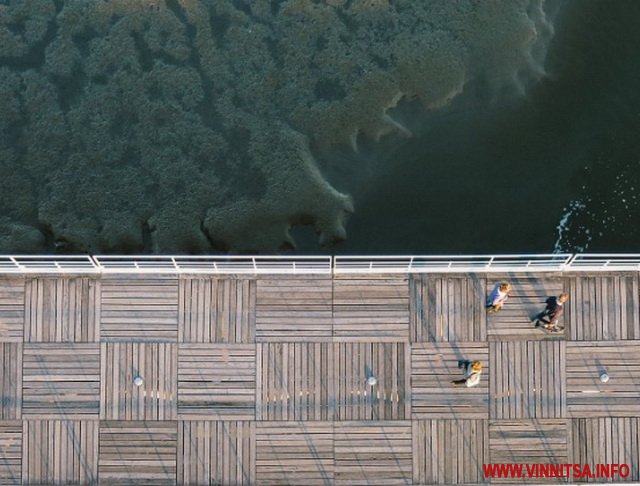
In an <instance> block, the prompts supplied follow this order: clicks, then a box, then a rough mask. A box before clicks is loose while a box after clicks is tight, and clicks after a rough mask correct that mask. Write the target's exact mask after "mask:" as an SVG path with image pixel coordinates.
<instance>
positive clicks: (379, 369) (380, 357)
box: [331, 343, 411, 420]
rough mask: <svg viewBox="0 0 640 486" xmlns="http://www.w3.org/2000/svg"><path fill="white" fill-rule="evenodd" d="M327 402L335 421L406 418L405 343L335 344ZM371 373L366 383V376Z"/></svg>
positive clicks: (407, 371) (408, 393) (408, 392)
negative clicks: (332, 406)
mask: <svg viewBox="0 0 640 486" xmlns="http://www.w3.org/2000/svg"><path fill="white" fill-rule="evenodd" d="M333 353H334V354H333V361H332V363H334V364H333V366H335V367H336V368H335V378H334V380H333V388H332V390H333V393H332V400H331V403H333V404H335V407H336V419H337V420H402V419H408V418H409V407H410V403H409V397H410V396H411V390H410V355H409V345H408V344H405V343H335V344H334V350H333ZM369 376H375V378H376V379H377V384H376V385H375V386H370V385H368V384H367V378H368V377H369Z"/></svg>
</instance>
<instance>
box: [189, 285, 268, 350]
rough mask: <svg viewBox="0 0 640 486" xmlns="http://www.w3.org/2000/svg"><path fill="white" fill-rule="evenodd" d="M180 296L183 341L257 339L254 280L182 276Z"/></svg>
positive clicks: (218, 341) (253, 340) (241, 341)
mask: <svg viewBox="0 0 640 486" xmlns="http://www.w3.org/2000/svg"><path fill="white" fill-rule="evenodd" d="M178 299H179V312H178V340H179V341H180V342H185V343H253V342H255V330H256V281H255V280H254V279H218V278H204V277H202V278H181V279H180V289H179V295H178Z"/></svg>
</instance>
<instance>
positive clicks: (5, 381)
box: [0, 343, 22, 420]
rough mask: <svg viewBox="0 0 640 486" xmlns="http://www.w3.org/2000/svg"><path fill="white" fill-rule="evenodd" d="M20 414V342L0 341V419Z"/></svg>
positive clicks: (9, 418)
mask: <svg viewBox="0 0 640 486" xmlns="http://www.w3.org/2000/svg"><path fill="white" fill-rule="evenodd" d="M21 416H22V343H0V420H17V419H19V418H20V417H21Z"/></svg>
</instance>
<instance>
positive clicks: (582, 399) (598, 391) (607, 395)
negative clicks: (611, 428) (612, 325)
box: [566, 340, 640, 417]
mask: <svg viewBox="0 0 640 486" xmlns="http://www.w3.org/2000/svg"><path fill="white" fill-rule="evenodd" d="M603 373H606V374H607V375H608V376H609V381H608V382H606V383H603V382H602V381H601V379H600V376H601V375H602V374H603ZM566 381H567V416H568V417H605V416H614V417H638V416H640V341H626V340H625V341H615V342H614V343H612V342H610V341H575V342H568V343H567V358H566Z"/></svg>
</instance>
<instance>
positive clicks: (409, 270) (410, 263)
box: [407, 257, 414, 273]
mask: <svg viewBox="0 0 640 486" xmlns="http://www.w3.org/2000/svg"><path fill="white" fill-rule="evenodd" d="M413 258H414V257H411V260H409V267H408V268H407V273H409V272H411V269H412V268H413Z"/></svg>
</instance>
